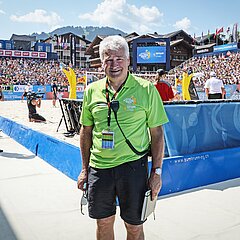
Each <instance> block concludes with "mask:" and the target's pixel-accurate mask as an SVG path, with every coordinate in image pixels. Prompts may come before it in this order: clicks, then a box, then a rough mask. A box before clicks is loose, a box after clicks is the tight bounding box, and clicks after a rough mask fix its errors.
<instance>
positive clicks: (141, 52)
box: [137, 46, 166, 63]
mask: <svg viewBox="0 0 240 240" xmlns="http://www.w3.org/2000/svg"><path fill="white" fill-rule="evenodd" d="M137 63H166V47H165V46H149V47H137Z"/></svg>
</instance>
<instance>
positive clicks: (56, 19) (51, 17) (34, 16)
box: [10, 9, 63, 27]
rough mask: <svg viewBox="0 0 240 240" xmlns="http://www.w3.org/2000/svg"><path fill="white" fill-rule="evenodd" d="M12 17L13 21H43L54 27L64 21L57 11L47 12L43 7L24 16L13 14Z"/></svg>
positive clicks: (42, 22)
mask: <svg viewBox="0 0 240 240" xmlns="http://www.w3.org/2000/svg"><path fill="white" fill-rule="evenodd" d="M10 19H11V20H12V21H13V22H28V23H41V24H47V25H48V26H50V27H54V26H56V25H58V24H59V23H60V22H62V21H63V20H62V19H61V17H60V16H59V15H58V14H57V13H55V12H50V13H47V11H45V10H43V9H36V10H34V11H33V12H30V13H27V14H25V15H22V16H16V15H11V16H10Z"/></svg>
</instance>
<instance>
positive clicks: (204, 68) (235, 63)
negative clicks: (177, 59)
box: [171, 52, 240, 86]
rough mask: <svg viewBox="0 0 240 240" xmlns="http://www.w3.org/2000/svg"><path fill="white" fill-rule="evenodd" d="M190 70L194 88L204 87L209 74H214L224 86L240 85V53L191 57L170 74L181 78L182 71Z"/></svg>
mask: <svg viewBox="0 0 240 240" xmlns="http://www.w3.org/2000/svg"><path fill="white" fill-rule="evenodd" d="M189 68H191V69H192V71H193V73H194V76H195V77H194V82H195V86H204V84H205V82H206V80H207V79H209V78H210V72H212V71H213V72H215V73H216V75H217V77H218V78H219V79H221V80H222V81H223V84H224V85H227V84H238V83H240V52H237V53H230V52H228V53H227V54H226V55H224V54H220V55H218V56H216V55H212V56H204V57H193V58H191V59H189V60H188V61H186V62H184V63H183V64H182V65H180V66H178V67H177V68H175V69H173V70H172V71H171V74H172V75H174V76H177V77H178V78H181V76H182V74H183V70H184V69H189Z"/></svg>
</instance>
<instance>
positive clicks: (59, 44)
mask: <svg viewBox="0 0 240 240" xmlns="http://www.w3.org/2000/svg"><path fill="white" fill-rule="evenodd" d="M61 41H62V38H61V36H58V39H57V44H58V46H61Z"/></svg>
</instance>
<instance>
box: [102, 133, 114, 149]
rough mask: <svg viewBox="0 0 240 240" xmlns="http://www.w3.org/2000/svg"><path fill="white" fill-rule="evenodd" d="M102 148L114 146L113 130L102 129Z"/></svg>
mask: <svg viewBox="0 0 240 240" xmlns="http://www.w3.org/2000/svg"><path fill="white" fill-rule="evenodd" d="M102 148H103V149H113V148H114V132H112V131H108V130H103V131H102Z"/></svg>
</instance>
